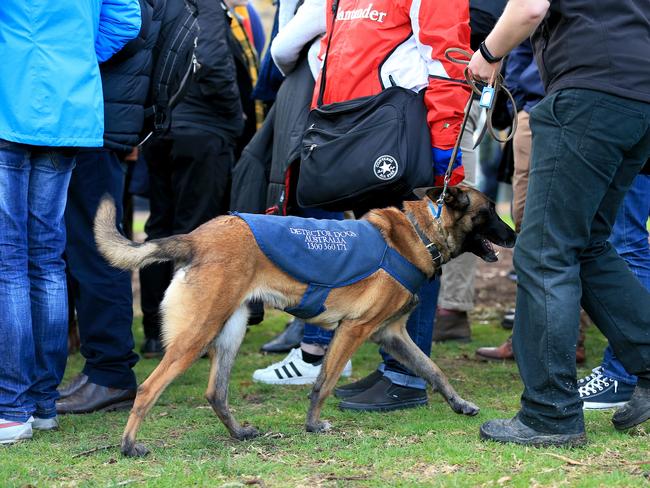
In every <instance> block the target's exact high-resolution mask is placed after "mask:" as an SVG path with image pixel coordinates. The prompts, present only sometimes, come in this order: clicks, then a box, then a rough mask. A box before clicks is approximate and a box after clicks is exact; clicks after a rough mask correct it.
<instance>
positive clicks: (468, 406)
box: [450, 398, 481, 417]
mask: <svg viewBox="0 0 650 488" xmlns="http://www.w3.org/2000/svg"><path fill="white" fill-rule="evenodd" d="M450 404H451V408H452V410H453V411H454V412H456V413H462V414H463V415H469V416H470V417H472V416H474V415H476V414H478V413H479V411H480V410H481V409H480V408H478V407H477V406H476V405H474V404H473V403H472V402H468V401H467V400H463V399H462V398H458V399H455V400H452V401H451V402H450Z"/></svg>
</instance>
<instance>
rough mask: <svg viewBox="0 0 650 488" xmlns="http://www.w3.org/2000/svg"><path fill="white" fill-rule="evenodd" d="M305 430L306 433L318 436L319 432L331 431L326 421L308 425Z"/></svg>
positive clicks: (330, 426) (330, 425)
mask: <svg viewBox="0 0 650 488" xmlns="http://www.w3.org/2000/svg"><path fill="white" fill-rule="evenodd" d="M305 428H306V429H307V432H314V433H316V434H320V433H321V432H327V431H328V430H331V429H332V424H330V423H329V422H328V421H327V420H322V421H319V422H313V423H308V424H307V425H306V426H305Z"/></svg>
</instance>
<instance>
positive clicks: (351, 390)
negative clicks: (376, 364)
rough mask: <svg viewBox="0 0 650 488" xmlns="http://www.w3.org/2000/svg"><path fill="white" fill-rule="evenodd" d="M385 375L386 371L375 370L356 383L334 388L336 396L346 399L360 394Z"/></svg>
mask: <svg viewBox="0 0 650 488" xmlns="http://www.w3.org/2000/svg"><path fill="white" fill-rule="evenodd" d="M383 376H384V373H382V372H381V371H378V370H374V371H373V372H372V373H370V374H369V375H368V376H366V377H365V378H361V379H360V380H358V381H355V382H354V383H348V384H347V385H343V386H338V387H336V388H334V396H335V397H336V398H341V399H344V398H350V397H353V396H355V395H358V394H359V393H361V392H364V391H366V390H367V389H368V388H371V387H373V386H374V385H375V383H377V382H378V381H379V380H380V379H381V378H382V377H383Z"/></svg>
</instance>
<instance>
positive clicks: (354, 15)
mask: <svg viewBox="0 0 650 488" xmlns="http://www.w3.org/2000/svg"><path fill="white" fill-rule="evenodd" d="M386 15H388V13H387V12H380V11H378V10H375V9H373V8H372V3H371V4H370V5H368V6H367V7H366V8H358V9H356V10H343V9H342V8H340V7H339V9H338V11H337V13H336V20H337V21H343V20H357V19H370V20H372V21H374V22H380V23H383V22H384V18H385V17H386Z"/></svg>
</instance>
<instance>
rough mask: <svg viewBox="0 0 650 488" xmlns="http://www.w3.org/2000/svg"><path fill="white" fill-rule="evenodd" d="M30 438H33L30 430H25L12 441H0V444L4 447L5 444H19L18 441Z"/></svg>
mask: <svg viewBox="0 0 650 488" xmlns="http://www.w3.org/2000/svg"><path fill="white" fill-rule="evenodd" d="M32 437H33V436H32V431H31V429H30V430H27V431H26V432H23V433H21V434H19V435H18V437H14V438H13V439H5V440H0V444H4V445H6V444H15V443H16V442H19V441H27V440H30V439H31V438H32Z"/></svg>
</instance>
